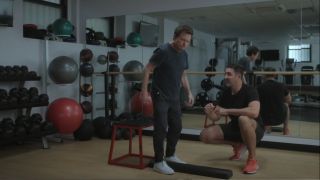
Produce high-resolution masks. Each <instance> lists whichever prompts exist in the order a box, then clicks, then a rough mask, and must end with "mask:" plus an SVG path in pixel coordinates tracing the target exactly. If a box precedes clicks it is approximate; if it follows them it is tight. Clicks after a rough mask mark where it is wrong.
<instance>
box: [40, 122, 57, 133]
mask: <svg viewBox="0 0 320 180" xmlns="http://www.w3.org/2000/svg"><path fill="white" fill-rule="evenodd" d="M40 128H41V132H43V133H46V132H56V129H55V128H54V126H53V124H52V122H49V121H44V122H43V123H41V127H40Z"/></svg>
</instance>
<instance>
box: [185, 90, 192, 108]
mask: <svg viewBox="0 0 320 180" xmlns="http://www.w3.org/2000/svg"><path fill="white" fill-rule="evenodd" d="M193 103H194V97H193V95H192V93H191V92H190V93H188V101H185V103H184V104H185V105H186V106H187V107H192V106H193Z"/></svg>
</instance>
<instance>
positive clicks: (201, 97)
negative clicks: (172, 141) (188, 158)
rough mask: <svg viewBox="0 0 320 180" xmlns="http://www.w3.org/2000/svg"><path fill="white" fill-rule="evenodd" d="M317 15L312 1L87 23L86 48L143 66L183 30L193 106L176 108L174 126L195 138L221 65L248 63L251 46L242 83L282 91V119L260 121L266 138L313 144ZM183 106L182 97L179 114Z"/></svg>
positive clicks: (217, 91) (218, 83)
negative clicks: (178, 119)
mask: <svg viewBox="0 0 320 180" xmlns="http://www.w3.org/2000/svg"><path fill="white" fill-rule="evenodd" d="M318 14H319V1H316V0H310V1H300V0H294V1H288V0H276V1H268V2H263V3H249V4H240V5H231V6H216V7H207V8H200V9H187V10H179V11H169V12H168V11H167V12H156V13H147V14H136V15H123V16H116V17H107V18H99V19H98V18H95V19H88V20H87V26H86V27H87V43H88V44H100V45H105V46H110V47H116V48H118V53H119V57H120V61H119V62H118V64H117V65H118V66H119V67H120V69H122V67H124V66H125V64H126V63H127V62H128V61H131V60H137V61H139V62H141V63H142V64H144V65H146V64H147V62H148V61H149V59H150V57H151V56H152V53H153V51H154V50H155V49H156V47H157V46H159V45H160V44H162V43H166V42H170V41H172V37H173V31H174V28H175V27H176V26H178V25H179V24H187V25H190V26H191V27H192V28H193V29H194V35H193V38H192V41H191V43H190V47H189V48H188V49H187V53H188V59H189V69H188V72H189V73H188V78H189V82H190V86H191V91H192V93H193V95H194V97H195V104H194V106H193V107H192V108H190V107H183V118H182V119H183V127H184V128H186V129H198V130H200V129H202V128H203V127H204V126H205V125H206V118H205V114H204V111H203V106H204V105H205V104H207V103H208V102H216V101H218V100H219V97H220V95H221V91H222V88H223V85H224V84H223V79H224V73H223V72H224V70H225V67H226V65H227V64H229V63H237V62H238V61H239V60H240V59H242V58H248V54H247V50H248V48H249V47H251V46H255V47H257V48H258V49H259V55H258V56H257V57H256V58H255V59H256V60H255V61H252V63H251V64H250V67H249V68H250V70H251V71H250V72H248V74H249V73H251V75H252V76H250V77H248V79H247V81H248V83H249V84H251V85H253V86H255V87H256V88H258V87H259V86H260V85H261V84H263V83H265V82H267V81H268V80H270V78H271V79H272V81H276V82H278V83H281V84H282V85H283V87H284V89H285V90H284V91H283V93H282V96H281V97H279V98H282V101H281V105H279V106H277V107H278V108H275V111H279V112H280V114H281V113H282V116H281V118H279V119H274V120H272V121H279V122H269V124H268V123H267V121H268V120H265V121H266V124H265V125H266V133H267V134H270V135H281V136H282V135H286V136H294V137H303V138H311V139H318V138H319V119H320V118H319V109H320V99H319V96H320V95H319V16H318ZM135 33H137V34H135ZM92 40H95V41H96V42H93V41H92ZM125 42H126V43H125ZM268 71H273V72H272V74H271V75H270V72H269V74H268V73H266V72H268ZM204 72H216V73H212V74H209V73H207V74H206V73H204ZM308 73H309V74H308ZM139 82H140V81H138V80H130V78H129V80H128V78H122V77H119V79H118V83H119V86H123V87H126V88H132V87H134V86H135V84H137V83H139ZM121 84H122V85H121ZM281 87H282V86H281ZM138 89H139V88H138ZM279 91H280V90H279ZM275 96H276V95H275ZM279 96H280V95H279ZM117 98H118V100H119V101H127V102H128V99H130V96H129V95H128V96H126V97H125V98H126V100H123V99H125V98H124V97H117ZM279 98H278V99H279ZM267 99H270V98H267ZM184 100H185V96H184V95H182V96H181V105H182V106H183V105H184ZM286 104H287V106H286ZM264 106H265V107H268V106H271V105H269V104H268V103H267V104H266V105H264ZM272 107H273V106H272ZM286 107H288V108H286ZM124 108H125V109H129V108H130V107H129V106H128V107H124ZM280 108H283V110H281V111H280V110H279V109H280ZM118 111H119V112H118V113H120V111H121V110H118ZM279 112H277V113H276V112H272V113H274V114H279ZM286 112H288V113H286ZM270 113H271V112H270ZM270 113H269V114H270ZM275 117H277V118H278V117H280V115H279V116H278V115H275ZM226 121H228V119H225V118H222V119H220V120H219V121H218V122H216V123H226ZM207 123H208V121H207Z"/></svg>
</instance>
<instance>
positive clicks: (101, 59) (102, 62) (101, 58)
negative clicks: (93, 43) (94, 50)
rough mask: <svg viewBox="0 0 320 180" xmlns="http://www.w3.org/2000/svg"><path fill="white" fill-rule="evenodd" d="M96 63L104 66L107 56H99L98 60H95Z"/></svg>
mask: <svg viewBox="0 0 320 180" xmlns="http://www.w3.org/2000/svg"><path fill="white" fill-rule="evenodd" d="M97 61H98V63H99V64H101V65H103V64H106V63H107V56H105V55H99V56H98V58H97Z"/></svg>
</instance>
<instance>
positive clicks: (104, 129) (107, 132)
mask: <svg viewBox="0 0 320 180" xmlns="http://www.w3.org/2000/svg"><path fill="white" fill-rule="evenodd" d="M93 126H94V132H95V134H96V136H97V137H99V138H101V139H110V138H111V133H112V127H111V121H110V120H109V119H108V118H105V117H102V116H100V117H97V118H95V119H94V120H93Z"/></svg>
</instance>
